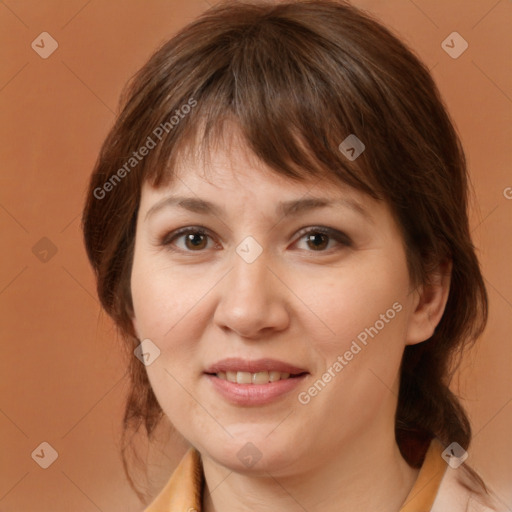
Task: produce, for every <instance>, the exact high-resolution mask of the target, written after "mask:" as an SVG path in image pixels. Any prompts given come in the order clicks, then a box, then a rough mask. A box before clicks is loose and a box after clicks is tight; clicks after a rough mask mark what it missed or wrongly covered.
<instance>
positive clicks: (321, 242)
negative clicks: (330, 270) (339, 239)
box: [306, 233, 329, 250]
mask: <svg viewBox="0 0 512 512" xmlns="http://www.w3.org/2000/svg"><path fill="white" fill-rule="evenodd" d="M306 243H307V244H308V247H310V248H312V249H314V250H322V249H325V248H326V247H327V245H328V244H329V237H328V236H327V235H326V234H325V233H310V234H308V235H306Z"/></svg>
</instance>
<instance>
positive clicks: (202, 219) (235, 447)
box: [131, 146, 419, 475]
mask: <svg viewBox="0 0 512 512" xmlns="http://www.w3.org/2000/svg"><path fill="white" fill-rule="evenodd" d="M178 171H179V172H178V177H179V179H175V180H174V182H173V183H172V184H171V185H168V186H165V187H162V188H158V189H154V188H152V187H150V186H149V185H147V184H146V185H145V186H144V188H143V190H142V196H141V204H140V209H139V212H138V220H137V230H136V242H135V254H134V261H133V270H132V275H131V290H132V296H133V305H134V326H135V329H136V332H137V335H138V337H139V339H140V340H144V339H149V340H151V342H152V343H153V344H154V345H155V346H156V347H158V349H159V350H160V354H159V355H158V357H157V358H156V359H155V360H154V361H153V362H151V364H149V365H148V366H147V367H146V369H147V373H148V376H149V380H150V382H151V385H152V387H153V390H154V392H155V394H156V397H157V399H158V401H159V403H160V405H161V407H162V409H163V410H164V412H165V414H166V415H167V416H168V417H169V419H170V421H171V422H172V423H173V424H174V426H175V428H176V429H177V430H178V431H179V432H180V433H181V434H182V435H183V436H184V437H185V438H186V439H187V440H188V441H189V442H190V443H191V444H192V445H193V446H195V447H196V448H197V449H198V450H199V451H200V452H201V453H202V455H203V457H206V458H209V459H211V460H213V461H215V462H217V463H220V464H222V465H224V466H226V467H229V468H231V469H234V470H237V471H248V472H250V471H253V472H258V471H269V470H270V471H271V472H272V474H273V475H286V474H292V473H293V472H294V471H298V469H299V468H300V470H301V471H302V470H304V467H305V465H309V466H311V467H314V466H315V465H317V466H318V465H319V464H322V461H325V460H326V459H327V458H329V457H336V456H338V455H339V454H340V452H341V451H342V450H347V451H350V450H351V449H352V448H351V447H355V446H357V443H356V442H355V441H356V440H358V441H359V442H364V440H365V439H366V440H367V441H368V442H372V443H375V442H378V440H379V436H387V437H388V438H389V436H390V435H392V432H393V428H394V412H395V407H396V399H397V391H398V373H399V365H400V361H401V357H402V353H403V350H404V347H405V345H406V344H407V343H413V342H417V341H419V340H414V339H413V338H414V335H413V334H412V330H413V323H414V315H415V313H414V311H415V308H416V305H417V304H418V299H417V294H416V293H415V292H411V286H410V280H409V275H408V270H407V264H406V257H405V252H404V247H403V241H402V237H401V234H400V232H399V228H398V226H397V224H396V223H395V221H394V219H393V217H392V215H391V213H390V211H389V209H388V207H387V206H386V204H384V203H382V202H377V201H375V200H373V199H371V198H370V197H368V196H366V195H364V194H362V193H360V192H357V191H355V190H354V189H351V188H349V187H346V186H343V185H337V186H333V185H332V184H329V183H323V182H315V181H313V180H312V181H310V182H300V183H299V182H293V181H290V180H289V179H287V178H285V177H281V176H278V175H276V174H273V173H272V172H271V171H269V170H268V169H266V168H264V167H263V165H262V164H258V163H257V162H255V161H254V160H252V159H251V158H247V157H246V154H245V153H244V152H243V151H242V148H241V147H240V146H234V147H232V148H231V149H230V150H229V151H227V150H226V151H225V152H223V151H216V152H214V153H212V159H211V167H209V169H208V174H207V175H205V173H204V168H203V167H202V164H199V163H198V162H192V161H188V162H182V164H181V166H180V168H179V169H178ZM176 198H179V199H176ZM315 201H316V202H315ZM320 202H322V203H324V202H325V203H327V202H328V203H329V205H326V206H318V203H320ZM184 228H187V229H189V231H188V232H187V233H188V234H187V233H177V231H178V230H182V229H184ZM201 230H203V231H204V232H205V234H201ZM198 231H199V232H198ZM145 343H148V342H145ZM143 346H144V347H145V350H146V351H149V352H150V353H153V352H152V351H153V350H154V348H151V347H153V345H151V343H150V344H148V345H143ZM157 354H158V352H154V353H153V356H149V357H150V360H151V359H152V358H153V357H154V356H155V355H157ZM287 374H291V375H290V376H289V377H288V378H286V377H287ZM277 379H278V380H277ZM232 381H236V382H232ZM258 459H259V460H258ZM256 461H257V463H255V462H256ZM306 461H307V462H306Z"/></svg>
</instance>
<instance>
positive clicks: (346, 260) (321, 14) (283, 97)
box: [83, 0, 498, 512]
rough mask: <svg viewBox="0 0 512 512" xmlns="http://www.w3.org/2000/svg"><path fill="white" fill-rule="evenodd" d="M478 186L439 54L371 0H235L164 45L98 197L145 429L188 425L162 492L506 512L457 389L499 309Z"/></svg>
mask: <svg viewBox="0 0 512 512" xmlns="http://www.w3.org/2000/svg"><path fill="white" fill-rule="evenodd" d="M466 195H467V176H466V165H465V160H464V153H463V150H462V148H461V145H460V142H459V139H458V137H457V135H456V133H455V130H454V128H453V126H452V124H451V122H450V120H449V117H448V115H447V113H446V111H445V109H444V107H443V104H442V101H441V99H440V97H439V93H438V91H437V88H436V86H435V85H434V83H433V81H432V78H431V77H430V75H429V73H428V71H427V70H426V68H425V66H424V65H423V64H421V63H420V62H419V61H418V59H417V58H416V57H415V56H414V55H413V54H412V53H411V51H410V50H408V49H407V48H405V47H404V45H403V44H402V43H401V42H399V41H398V40H397V38H396V37H395V36H393V35H392V34H391V33H390V32H389V31H388V30H387V29H385V28H383V27H382V26H381V25H380V24H378V23H377V22H376V21H374V20H373V19H371V18H370V17H368V16H367V15H365V14H363V13H362V12H361V11H359V10H357V9H356V8H354V7H351V6H350V5H347V4H344V3H338V2H330V1H324V0H313V1H306V2H284V3H280V4H268V3H261V2H258V3H252V4H251V3H241V2H235V3H222V4H219V5H218V6H217V7H214V8H212V9H210V10H209V11H207V12H206V13H204V14H203V15H202V16H201V17H200V18H199V19H198V20H196V21H195V22H193V23H191V24H190V25H189V26H187V27H185V28H184V29H183V30H182V31H181V32H180V33H179V34H177V35H176V36H175V37H173V38H172V39H171V40H170V41H169V42H167V43H166V44H164V45H163V46H162V48H161V49H159V50H158V51H157V52H156V53H155V54H154V55H153V56H152V57H151V59H150V60H149V62H148V63H147V64H146V65H145V66H144V67H143V68H142V69H141V71H140V72H139V73H138V74H137V76H136V77H135V79H134V80H133V82H132V84H131V86H130V88H129V90H128V92H127V96H126V99H125V101H124V107H123V110H122V112H121V114H120V116H119V118H118V120H117V122H116V124H115V126H114V127H113V129H112V130H111V132H110V134H109V136H108V137H107V139H106V141H105V143H104V145H103V148H102V151H101V154H100V157H99V160H98V162H97V164H96V169H95V171H94V174H93V176H92V180H91V184H90V191H89V194H88V200H87V204H86V207H85V211H84V216H83V227H84V234H85V243H86V247H87V251H88V255H89V258H90V260H91V263H92V265H93V267H94V269H95V271H96V275H97V280H98V292H99V296H100V298H101V301H102V304H103V306H104V308H105V309H106V311H107V312H108V313H109V314H110V315H111V316H112V318H113V319H114V320H115V322H116V323H117V325H118V326H119V328H120V330H121V332H122V334H123V336H124V338H125V339H126V343H127V348H128V350H129V353H132V354H135V356H136V357H133V355H132V356H131V359H130V375H131V383H132V384H131V393H130V396H129V399H128V403H127V407H126V413H125V434H126V433H127V432H136V431H138V430H139V429H140V428H141V427H143V429H144V430H145V432H146V434H147V435H148V437H149V438H150V439H151V436H152V434H153V433H154V431H155V428H156V426H157V425H158V424H159V422H160V420H161V419H162V418H163V417H167V418H168V419H169V420H170V422H171V423H172V425H173V427H174V428H175V429H176V430H177V431H178V432H179V433H180V434H181V435H182V436H183V437H184V438H185V439H186V441H187V442H188V444H189V446H190V449H189V451H188V452H187V454H186V455H185V457H184V458H183V460H182V462H181V463H180V465H179V467H178V468H177V469H176V471H175V472H174V474H173V475H172V476H171V478H170V480H169V482H168V484H167V485H166V486H165V488H164V489H163V490H162V492H161V493H160V495H159V496H158V497H157V498H156V499H155V500H154V501H153V503H152V504H151V505H150V506H149V508H147V509H146V510H148V511H157V510H158V511H182V510H183V511H184V510H188V511H193V510H202V511H206V512H212V511H216V512H224V511H233V510H237V511H238V510H251V511H258V510H268V509H270V508H271V509H272V510H286V511H295V510H297V511H298V510H307V511H311V512H312V511H317V510H322V511H323V512H329V511H331V510H333V511H334V510H336V511H339V510H361V511H370V510H371V511H373V510H379V511H380V512H396V511H401V512H411V511H417V512H419V511H421V512H423V511H427V510H433V511H436V512H438V511H446V510H450V511H452V512H455V511H459V510H498V508H497V505H496V504H495V503H493V502H492V499H491V497H490V495H489V492H488V490H487V488H486V486H485V485H484V483H483V482H482V481H481V479H480V478H479V477H478V476H477V475H476V473H474V471H472V470H471V469H470V468H469V467H468V466H467V464H465V463H464V460H465V457H466V455H467V454H466V451H465V450H467V448H468V445H469V442H470V439H471V430H470V426H469V422H468V419H467V417H466V415H465V413H464V411H463V409H462V407H461V405H460V404H459V401H458V400H457V398H456V397H455V396H454V395H453V394H452V393H451V391H450V390H449V388H448V384H449V378H450V376H451V372H452V371H453V369H454V366H455V365H454V362H456V361H454V359H455V358H456V356H457V355H458V354H460V353H461V351H462V350H463V349H464V348H466V347H467V345H468V344H470V343H472V342H473V341H474V340H475V339H476V338H477V337H478V335H479V334H480V333H481V332H482V330H483V328H484V325H485V322H486V318H487V297H486V291H485V287H484V284H483V279H482V276H481V273H480V270H479V265H478V261H477V259H476V256H475V252H474V249H473V246H472V243H471V239H470V235H469V228H468V218H467V204H466ZM369 490H371V491H370V492H369Z"/></svg>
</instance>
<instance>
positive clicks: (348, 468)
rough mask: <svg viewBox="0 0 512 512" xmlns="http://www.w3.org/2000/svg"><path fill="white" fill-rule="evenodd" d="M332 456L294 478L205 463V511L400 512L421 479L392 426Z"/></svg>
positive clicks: (345, 445)
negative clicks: (413, 487)
mask: <svg viewBox="0 0 512 512" xmlns="http://www.w3.org/2000/svg"><path fill="white" fill-rule="evenodd" d="M377 423H379V422H376V424H377ZM330 455H332V456H330V457H329V458H328V459H327V458H326V459H324V460H322V464H321V465H317V466H310V467H306V466H305V465H304V464H303V467H298V468H297V471H296V472H294V473H293V474H288V475H286V476H281V475H279V476H277V475H272V474H270V473H266V475H259V476H257V477H255V476H252V475H248V474H241V473H235V472H232V471H230V470H228V469H227V468H225V467H223V466H220V465H218V464H217V463H216V462H215V461H213V460H212V459H210V458H204V457H203V467H204V473H205V480H206V487H205V498H204V503H203V510H204V511H205V512H226V511H231V510H237V511H240V512H245V511H252V512H263V511H274V510H282V511H284V512H304V510H307V511H308V512H320V511H321V512H331V511H332V512H339V511H340V510H361V511H365V512H366V511H374V510H378V511H379V512H398V511H399V510H400V508H401V506H402V504H403V503H404V501H405V500H406V498H407V495H408V494H409V491H410V490H411V488H412V486H413V485H414V482H415V481H416V478H417V475H418V470H417V469H414V468H411V467H410V466H409V465H408V464H407V462H406V461H405V460H404V459H403V458H402V456H401V454H400V451H399V448H398V446H397V444H396V441H395V436H394V425H389V426H388V428H387V429H382V424H380V425H379V428H369V429H368V430H367V431H366V432H365V433H364V434H363V435H361V433H358V435H357V438H354V439H350V440H349V441H348V442H344V443H343V446H342V447H339V448H338V449H337V450H336V449H333V450H331V454H330Z"/></svg>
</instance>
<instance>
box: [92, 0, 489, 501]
mask: <svg viewBox="0 0 512 512" xmlns="http://www.w3.org/2000/svg"><path fill="white" fill-rule="evenodd" d="M184 105H192V106H193V108H192V107H191V108H188V109H185V108H184ZM182 114H183V115H182ZM173 117H174V118H175V119H173V120H172V121H171V119H172V118H173ZM178 117H179V120H178V122H176V119H177V118H178ZM228 120H234V121H235V122H236V125H237V127H238V128H239V129H240V133H241V134H242V135H243V138H244V140H245V142H246V143H247V145H248V147H249V148H250V149H251V150H252V152H253V153H254V154H255V155H256V156H257V157H258V158H259V159H260V160H261V161H262V162H264V163H265V164H267V165H268V166H269V167H270V168H271V169H273V170H274V171H275V172H276V173H280V174H282V175H285V176H287V177H289V178H290V179H292V180H300V179H304V178H307V177H317V178H318V179H322V178H323V179H334V180H338V182H343V183H346V184H348V185H351V186H353V187H355V188H357V189H359V190H362V191H363V192H366V193H367V194H369V195H371V196H372V197H374V198H378V199H382V200H384V201H386V202H387V203H388V204H389V205H390V207H391V209H392V211H393V214H394V215H395V217H396V219H397V222H398V224H399V226H400V227H401V229H402V232H403V236H404V241H405V246H406V250H407V260H408V266H409V271H410V274H411V280H412V282H413V283H414V284H415V285H418V284H421V283H425V282H426V281H427V280H428V277H429V274H430V272H431V271H432V269H434V268H435V267H436V266H437V265H438V264H439V263H440V262H441V261H443V260H451V261H452V262H453V270H452V276H451V287H450V293H449V298H448V302H447V305H446V309H445V313H444V315H443V317H442V319H441V321H440V323H439V325H438V326H437V328H436V330H435V332H434V334H433V336H432V337H431V338H430V339H429V340H427V341H425V342H423V343H420V344H418V345H412V346H407V347H406V349H405V352H404V355H403V362H402V366H401V381H400V392H399V398H398V407H397V411H396V438H397V442H398V445H399V447H400V450H401V452H402V454H403V456H404V458H405V459H406V460H407V461H408V462H409V464H411V465H412V466H415V467H418V466H420V465H421V463H422V460H423V457H424V454H425V449H426V445H427V444H428V442H429V441H430V440H431V439H432V438H434V437H437V438H438V439H439V440H440V441H441V442H442V443H443V444H444V445H447V444H449V443H451V442H453V441H456V442H458V443H459V444H460V445H461V446H462V447H464V448H467V447H468V445H469V442H470V438H471V430H470V425H469V421H468V419H467V417H466V415H465V413H464V411H463V409H462V407H461V405H460V404H459V401H458V399H457V398H456V396H454V394H453V393H452V392H451V391H450V389H449V387H448V386H449V382H450V380H451V376H452V375H453V369H454V368H455V367H456V364H454V363H456V362H457V361H455V356H460V355H461V353H462V350H463V349H465V348H466V347H467V346H468V344H470V343H471V342H472V341H474V340H475V339H476V338H477V337H478V335H479V334H481V332H482V331H483V329H484V326H485V323H486V320H487V296H486V290H485V286H484V282H483V279H482V275H481V272H480V269H479V264H478V261H477V258H476V255H475V251H474V247H473V245H472V242H471V238H470V232H469V225H468V217H467V206H468V205H467V202H468V178H467V171H466V162H465V157H464V153H463V149H462V147H461V144H460V141H459V138H458V136H457V134H456V132H455V129H454V127H453V125H452V123H451V121H450V118H449V116H448V114H447V113H446V110H445V108H444V106H443V102H442V100H441V98H440V95H439V92H438V90H437V87H436V85H435V84H434V82H433V80H432V78H431V76H430V74H429V72H428V69H427V68H426V67H425V66H424V65H423V64H422V63H421V62H420V61H419V59H418V58H417V57H416V56H415V55H414V54H413V53H412V52H411V50H409V49H407V48H406V47H405V46H404V44H402V43H401V42H400V41H399V40H398V38H397V37H395V36H394V35H393V34H392V33H391V32H390V31H389V30H388V29H386V28H384V27H383V26H382V25H380V24H379V23H378V22H376V21H375V20H374V19H372V18H371V17H370V16H369V15H367V14H365V13H363V12H362V11H360V10H358V9H356V8H354V7H352V6H350V5H348V4H345V3H341V2H335V1H329V0H311V1H299V2H295V1H291V2H289V1H286V2H282V3H278V4H275V3H265V2H261V1H258V2H257V3H250V2H239V1H237V2H223V3H220V4H219V5H217V6H215V7H213V8H211V9H209V10H208V11H206V12H205V13H203V14H202V15H201V16H200V17H199V18H198V19H197V20H196V21H194V22H192V23H191V24H189V25H188V26H186V27H185V28H184V29H182V30H181V31H180V32H179V33H178V34H177V35H175V36H174V37H173V38H172V39H171V40H170V41H168V42H166V43H165V44H164V45H163V46H162V47H161V48H160V49H159V50H158V51H157V52H156V53H155V54H154V55H153V56H152V57H151V58H150V59H149V61H148V62H147V63H146V64H145V65H144V67H143V68H142V69H141V70H140V71H139V73H138V74H137V75H136V76H135V77H134V79H133V80H132V82H131V84H130V86H129V88H128V89H127V91H126V93H125V96H124V99H123V101H122V110H121V113H120V115H119V116H118V119H117V121H116V123H115V125H114V127H113V128H112V130H111V131H110V133H109V135H108V137H107V138H106V140H105V142H104V144H103V147H102V149H101V153H100V155H99V158H98V161H97V163H96V167H95V170H94V173H93V175H92V178H91V182H90V187H89V193H88V196H87V204H86V205H85V210H84V213H83V230H84V236H85V245H86V248H87V253H88V256H89V259H90V261H91V263H92V266H93V268H94V270H95V273H96V277H97V286H98V294H99V297H100V300H101V303H102V305H103V307H104V309H105V310H106V311H107V312H108V314H109V315H110V316H111V317H112V318H113V319H114V321H115V322H116V324H117V325H118V327H119V329H120V332H121V333H122V335H123V336H124V338H125V339H126V341H127V343H126V347H127V351H128V354H129V355H130V356H131V357H130V362H129V371H130V376H131V391H130V394H129V397H128V401H127V404H126V412H125V416H124V427H125V430H124V434H125V435H126V433H127V432H128V431H131V432H137V431H138V430H139V429H140V428H141V427H143V428H144V431H145V434H147V436H148V438H149V439H151V435H152V432H153V431H154V429H155V427H156V426H157V424H158V423H159V421H160V419H161V418H162V416H163V413H162V410H161V408H160V406H159V404H158V402H157V400H156V398H155V395H154V394H153V391H152V389H151V386H150V384H149V381H148V378H147V375H146V371H145V368H144V366H143V365H142V364H140V363H139V361H138V360H137V359H136V358H135V357H133V353H132V352H133V349H134V348H135V346H136V345H137V344H138V343H139V341H138V340H137V339H136V337H135V334H134V331H133V325H132V322H131V319H130V315H131V314H132V313H133V311H132V301H131V296H130V271H131V263H132V256H133V248H134V237H135V222H136V216H137V210H138V206H139V200H140V192H141V186H142V184H143V182H144V181H149V182H150V183H152V184H153V185H155V186H159V185H162V184H164V183H168V182H169V180H171V179H172V177H173V172H174V168H175V164H176V161H177V159H178V157H181V156H183V155H184V154H185V151H188V150H190V151H195V150H197V149H198V148H199V147H201V149H202V150H203V152H204V153H203V154H205V153H207V151H208V148H209V147H210V144H211V143H212V141H217V140H220V138H221V137H222V133H223V129H224V125H225V122H226V121H228ZM166 123H167V124H166ZM157 127H160V131H157ZM200 127H201V129H200ZM156 134H158V136H157V135H156ZM350 134H355V135H356V136H357V137H358V138H359V139H360V140H361V141H363V143H364V144H365V146H366V148H365V150H364V152H363V153H362V154H361V155H360V156H359V157H358V158H357V159H355V160H353V161H351V160H350V159H348V158H346V156H345V155H344V154H343V153H342V152H341V151H340V149H339V148H338V147H339V145H340V143H341V142H342V141H343V140H344V139H345V138H346V137H347V136H348V135H350ZM149 139H151V141H152V142H154V143H155V145H154V147H153V148H151V151H149V152H148V153H147V154H146V156H144V158H141V159H140V160H137V162H131V163H130V165H129V166H127V162H128V161H130V160H129V159H130V158H133V155H134V152H135V151H137V150H138V149H139V148H140V147H142V146H143V145H145V144H149ZM131 164H134V165H131ZM121 169H124V170H125V171H126V172H124V173H122V172H120V170H121ZM121 178H122V179H121ZM107 182H108V183H110V185H109V186H105V184H106V183H107ZM123 439H126V437H123ZM125 448H126V446H125ZM125 448H124V449H125ZM124 449H123V450H124ZM123 455H124V451H123ZM124 462H125V469H126V460H125V459H124ZM128 477H129V475H128ZM129 478H130V477H129ZM475 478H477V477H475ZM130 481H131V479H130ZM479 483H480V484H482V485H483V483H482V482H481V481H480V482H479ZM139 496H140V494H139Z"/></svg>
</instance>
